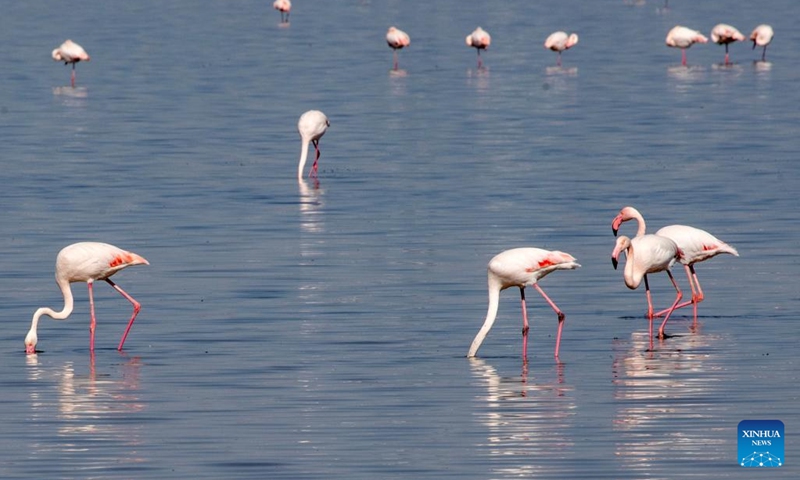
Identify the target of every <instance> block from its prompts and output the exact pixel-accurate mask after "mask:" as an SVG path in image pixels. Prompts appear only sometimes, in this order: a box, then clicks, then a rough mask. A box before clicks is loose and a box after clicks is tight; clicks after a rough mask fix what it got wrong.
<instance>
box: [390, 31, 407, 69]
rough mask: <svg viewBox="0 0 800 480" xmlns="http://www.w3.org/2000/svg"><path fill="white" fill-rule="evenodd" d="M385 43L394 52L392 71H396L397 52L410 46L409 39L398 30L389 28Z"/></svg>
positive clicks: (404, 33)
mask: <svg viewBox="0 0 800 480" xmlns="http://www.w3.org/2000/svg"><path fill="white" fill-rule="evenodd" d="M386 43H387V44H389V47H391V48H392V50H393V51H394V70H397V65H398V63H397V51H398V50H402V49H403V48H405V47H407V46H409V45H411V37H409V36H408V34H407V33H406V32H404V31H402V30H400V29H399V28H396V27H389V31H387V32H386Z"/></svg>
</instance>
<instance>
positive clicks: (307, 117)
mask: <svg viewBox="0 0 800 480" xmlns="http://www.w3.org/2000/svg"><path fill="white" fill-rule="evenodd" d="M330 126H331V122H329V121H328V117H326V116H325V114H324V113H322V112H320V111H319V110H309V111H307V112H306V113H304V114H302V115H300V120H298V122H297V131H298V132H299V133H300V162H299V163H298V165H297V180H298V181H302V180H303V169H304V168H305V165H306V159H307V158H308V144H309V143H312V144H313V145H314V151H315V157H314V163H313V164H312V165H311V170H310V171H309V172H308V176H309V177H310V178H317V163H318V162H319V155H320V153H319V139H320V138H322V136H323V135H325V132H326V131H327V130H328V127H330Z"/></svg>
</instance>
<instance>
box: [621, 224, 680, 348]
mask: <svg viewBox="0 0 800 480" xmlns="http://www.w3.org/2000/svg"><path fill="white" fill-rule="evenodd" d="M622 252H625V256H626V258H625V271H624V272H623V279H624V280H625V285H626V286H627V287H628V288H630V289H631V290H635V289H637V288H638V287H639V285H640V284H641V282H642V279H644V288H645V293H646V295H647V318H648V320H649V323H650V346H651V348H652V342H653V317H654V314H653V301H652V298H651V297H650V285H649V283H648V281H647V274H648V273H657V272H667V275H668V276H669V279H670V281H671V282H672V285H673V286H674V287H675V292H676V295H675V301H674V302H673V303H672V306H671V307H670V308H669V311H668V312H667V314H666V316H665V317H664V321H663V322H662V323H661V327H660V328H659V329H658V336H659V338H664V327H665V326H666V324H667V320H669V316H670V315H671V314H672V311H673V310H675V306H676V305H678V302H679V301H680V300H681V289H680V288H678V284H677V283H676V282H675V279H674V278H673V277H672V272H670V271H669V269H670V267H671V266H672V264H674V263H675V260H677V259H678V258H679V256H680V253H679V250H678V246H677V245H675V242H673V241H672V240H670V239H669V238H666V237H660V236H658V235H642V236H638V237H634V239H633V240H631V239H630V238H628V237H626V236H625V235H621V236H620V237H619V238H617V244H616V245H615V246H614V250H613V251H612V252H611V262H612V264H613V265H614V269H616V268H617V263H618V256H619V254H620V253H622Z"/></svg>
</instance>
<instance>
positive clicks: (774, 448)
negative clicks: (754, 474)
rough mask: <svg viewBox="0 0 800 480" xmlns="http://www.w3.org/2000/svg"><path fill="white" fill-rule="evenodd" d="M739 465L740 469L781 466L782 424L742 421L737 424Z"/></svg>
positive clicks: (782, 459)
mask: <svg viewBox="0 0 800 480" xmlns="http://www.w3.org/2000/svg"><path fill="white" fill-rule="evenodd" d="M738 432H739V443H738V446H739V465H741V466H742V467H780V466H783V463H784V458H783V452H784V443H783V439H784V436H783V422H781V421H780V420H742V421H741V422H739V428H738Z"/></svg>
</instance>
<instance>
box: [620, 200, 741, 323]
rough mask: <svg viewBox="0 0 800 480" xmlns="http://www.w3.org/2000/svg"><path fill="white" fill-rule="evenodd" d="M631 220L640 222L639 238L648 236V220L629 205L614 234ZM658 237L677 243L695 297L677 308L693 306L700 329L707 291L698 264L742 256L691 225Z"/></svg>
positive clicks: (669, 229) (673, 227) (673, 228)
mask: <svg viewBox="0 0 800 480" xmlns="http://www.w3.org/2000/svg"><path fill="white" fill-rule="evenodd" d="M628 220H636V222H637V223H638V225H639V226H638V229H637V231H636V236H637V237H639V236H642V235H644V234H645V232H646V231H647V225H646V224H645V222H644V217H643V216H642V214H641V213H639V211H638V210H636V209H635V208H633V207H630V206H628V207H624V208H623V209H622V210H620V211H619V214H617V216H616V217H614V220H613V221H612V222H611V229H612V230H613V231H614V235H616V234H617V232H618V231H619V227H620V225H621V224H622V222H627V221H628ZM656 235H658V236H661V237H667V238H669V239H670V240H672V241H673V242H675V244H676V245H677V246H678V248H679V249H680V251H681V258H680V262H681V263H682V264H683V266H684V268H685V270H686V277H687V278H688V279H689V287H690V288H691V290H692V298H691V300H689V301H686V302H684V303H680V304H678V305H677V306H676V307H675V308H683V307H685V306H687V305H692V306H693V310H694V319H695V326H696V323H697V304H698V303H700V302H702V301H703V298H704V296H703V289H702V288H700V281H698V280H697V273H695V271H694V264H695V263H698V262H702V261H705V260H708V259H709V258H713V257H715V256H717V255H719V254H722V253H729V254H731V255H735V256H737V257H738V256H739V252H737V251H736V249H735V248H733V247H732V246H730V245H728V244H727V243H725V242H723V241H722V240H720V239H718V238H717V237H715V236H714V235H711V234H710V233H708V232H706V231H705V230H701V229H699V228H695V227H690V226H688V225H668V226H666V227H663V228H661V229H660V230H658V231H657V232H656ZM668 310H669V309H667V310H662V311H660V312H658V313H656V314H655V315H656V316H657V317H660V316H662V315H664V314H666V313H667V311H668Z"/></svg>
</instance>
